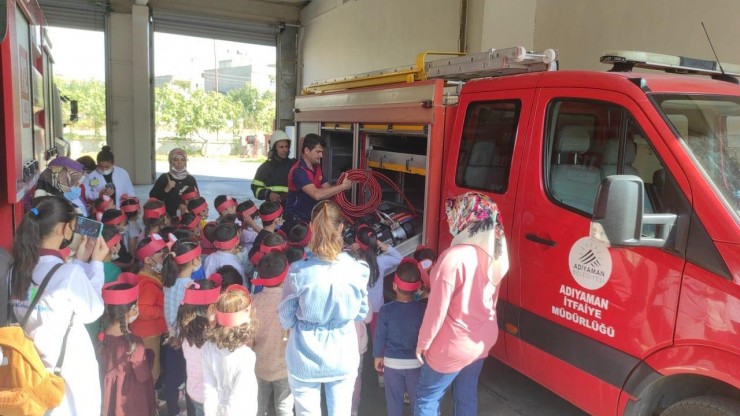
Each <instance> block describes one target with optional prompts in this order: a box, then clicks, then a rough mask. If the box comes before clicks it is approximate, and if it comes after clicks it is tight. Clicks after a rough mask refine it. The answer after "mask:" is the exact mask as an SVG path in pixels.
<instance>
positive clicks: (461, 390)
mask: <svg viewBox="0 0 740 416" xmlns="http://www.w3.org/2000/svg"><path fill="white" fill-rule="evenodd" d="M482 368H483V358H481V359H480V360H477V361H473V362H472V363H470V364H468V365H467V366H466V367H464V368H463V369H462V370H460V371H457V372H454V373H449V374H444V373H438V372H436V371H434V370H433V369H432V367H430V366H429V364H426V363H425V364H424V366H423V367H421V373H420V374H419V384H418V385H417V389H416V406H414V416H437V415H438V414H439V402H440V401H441V400H442V397H443V396H444V395H445V391H447V388H448V387H449V386H450V385H452V401H453V412H452V414H453V415H454V416H476V415H477V414H478V376H480V371H481V369H482Z"/></svg>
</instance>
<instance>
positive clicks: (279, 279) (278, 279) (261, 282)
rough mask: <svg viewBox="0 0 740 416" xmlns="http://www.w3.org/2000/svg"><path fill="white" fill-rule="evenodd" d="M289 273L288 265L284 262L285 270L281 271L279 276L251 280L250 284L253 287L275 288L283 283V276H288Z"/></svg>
mask: <svg viewBox="0 0 740 416" xmlns="http://www.w3.org/2000/svg"><path fill="white" fill-rule="evenodd" d="M289 271H290V264H289V263H287V262H286V263H285V268H284V269H283V271H282V272H280V274H279V275H277V276H273V277H266V278H262V277H260V278H259V279H252V284H253V285H255V286H269V287H273V286H277V285H279V284H280V283H283V280H285V276H287V275H288V272H289Z"/></svg>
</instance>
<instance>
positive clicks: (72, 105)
mask: <svg viewBox="0 0 740 416" xmlns="http://www.w3.org/2000/svg"><path fill="white" fill-rule="evenodd" d="M78 119H79V117H78V113H77V100H72V101H70V102H69V121H72V122H75V121H77V120H78Z"/></svg>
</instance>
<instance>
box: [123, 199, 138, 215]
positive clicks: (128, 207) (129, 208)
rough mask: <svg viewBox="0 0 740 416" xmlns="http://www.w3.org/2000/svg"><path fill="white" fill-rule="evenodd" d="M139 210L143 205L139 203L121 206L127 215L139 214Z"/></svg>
mask: <svg viewBox="0 0 740 416" xmlns="http://www.w3.org/2000/svg"><path fill="white" fill-rule="evenodd" d="M139 209H141V205H139V203H138V202H137V203H136V204H131V205H121V211H123V212H125V213H131V212H138V211H139Z"/></svg>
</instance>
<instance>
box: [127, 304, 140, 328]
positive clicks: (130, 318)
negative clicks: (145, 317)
mask: <svg viewBox="0 0 740 416" xmlns="http://www.w3.org/2000/svg"><path fill="white" fill-rule="evenodd" d="M138 317H139V309H138V308H137V309H136V315H131V316H129V317H128V323H130V324H132V323H134V321H135V320H136V318H138Z"/></svg>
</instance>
